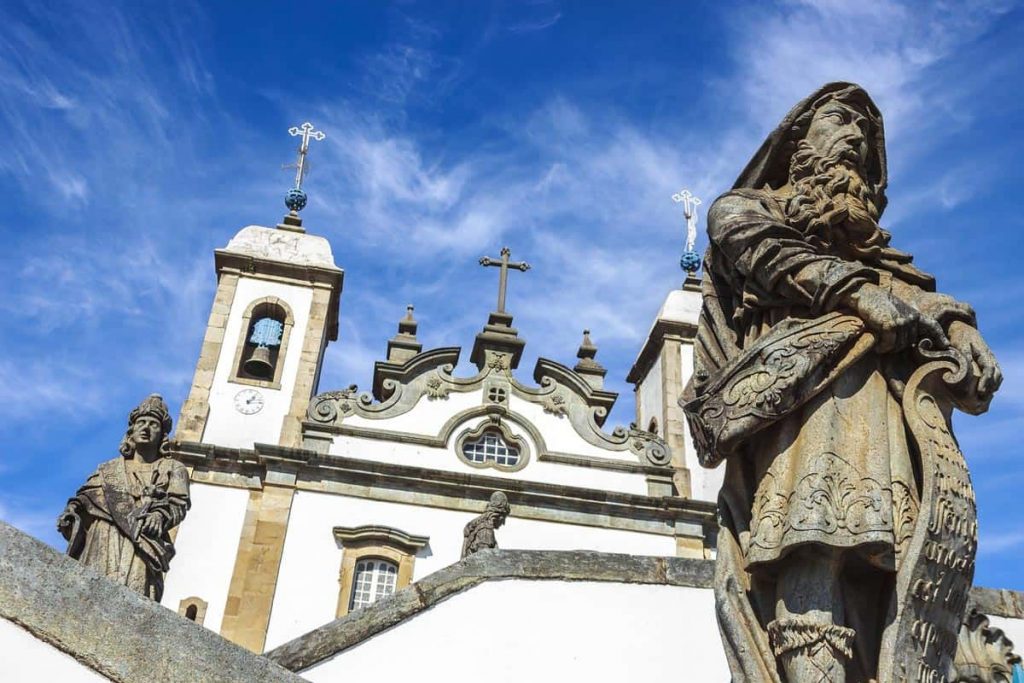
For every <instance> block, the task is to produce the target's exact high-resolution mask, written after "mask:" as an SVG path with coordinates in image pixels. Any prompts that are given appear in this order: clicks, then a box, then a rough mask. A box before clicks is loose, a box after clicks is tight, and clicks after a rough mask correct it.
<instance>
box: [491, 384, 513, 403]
mask: <svg viewBox="0 0 1024 683" xmlns="http://www.w3.org/2000/svg"><path fill="white" fill-rule="evenodd" d="M507 398H508V392H507V391H505V390H504V389H502V388H501V387H491V388H490V389H488V390H487V400H488V401H490V402H491V403H504V402H505V399H507Z"/></svg>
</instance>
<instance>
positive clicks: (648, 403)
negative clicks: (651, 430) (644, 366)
mask: <svg viewBox="0 0 1024 683" xmlns="http://www.w3.org/2000/svg"><path fill="white" fill-rule="evenodd" d="M684 367H685V366H684ZM661 385H662V367H661V355H659V356H658V358H657V360H655V361H654V363H653V364H652V365H651V369H650V370H648V371H647V376H646V377H645V378H644V380H643V382H641V383H640V391H638V392H637V396H636V400H638V401H639V402H640V420H641V422H640V424H639V425H637V426H638V427H640V428H642V429H647V428H648V427H649V426H650V424H651V418H652V417H653V418H657V420H658V436H660V437H661V438H665V425H664V415H665V398H664V395H663V392H662V387H661Z"/></svg>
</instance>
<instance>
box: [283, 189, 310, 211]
mask: <svg viewBox="0 0 1024 683" xmlns="http://www.w3.org/2000/svg"><path fill="white" fill-rule="evenodd" d="M284 205H285V206H287V207H288V208H289V209H290V210H291V211H302V209H304V208H305V207H306V193H305V192H303V191H302V190H300V189H299V188H297V187H293V188H292V189H290V190H288V194H286V195H285V196H284Z"/></svg>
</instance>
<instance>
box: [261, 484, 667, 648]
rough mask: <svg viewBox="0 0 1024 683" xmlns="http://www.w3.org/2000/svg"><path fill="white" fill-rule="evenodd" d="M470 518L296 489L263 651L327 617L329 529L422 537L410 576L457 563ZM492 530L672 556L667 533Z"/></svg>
mask: <svg viewBox="0 0 1024 683" xmlns="http://www.w3.org/2000/svg"><path fill="white" fill-rule="evenodd" d="M475 516H476V513H471V512H463V511H458V510H445V509H442V508H435V507H425V506H417V505H406V504H401V503H391V502H385V501H376V500H368V499H362V498H352V497H348V496H338V495H332V494H324V493H314V492H308V491H297V492H296V494H295V498H294V500H293V502H292V510H291V515H290V517H289V520H288V533H287V536H286V538H285V544H284V552H283V556H282V559H281V570H280V574H279V576H278V582H277V591H276V593H275V596H274V605H273V610H272V612H271V616H270V626H269V629H268V632H267V649H271V648H273V647H276V646H277V645H280V644H282V643H284V642H287V641H288V640H291V639H292V638H295V637H296V636H299V635H302V634H303V633H306V632H307V631H310V630H312V629H314V628H316V627H317V626H320V625H321V624H324V623H327V622H329V621H331V620H333V619H334V616H335V613H336V609H337V600H338V594H339V590H340V586H339V584H338V577H339V572H340V569H341V557H342V550H341V549H340V548H339V547H338V546H337V543H336V542H335V540H334V535H333V533H332V529H333V527H335V526H346V527H356V526H362V525H365V524H376V525H384V526H390V527H393V528H397V529H401V530H402V531H405V532H407V533H410V534H416V535H421V536H427V537H428V538H429V539H430V542H429V544H428V545H427V547H426V548H424V549H423V550H422V551H420V554H419V555H417V557H416V563H415V567H414V571H413V580H414V581H416V580H419V579H421V578H423V577H424V576H427V575H428V574H431V573H433V572H435V571H437V570H438V569H441V568H442V567H446V566H448V565H449V564H452V563H453V562H456V561H458V560H459V558H460V555H461V553H462V540H463V536H462V531H463V528H464V527H465V525H466V523H467V522H469V520H471V519H472V518H473V517H475ZM497 535H498V543H499V545H500V546H501V547H503V548H518V549H558V550H575V549H580V550H598V551H605V552H617V553H633V554H638V555H674V554H675V540H674V539H673V538H672V537H671V536H660V535H655V534H643V533H638V532H631V531H621V530H616V529H599V528H593V527H582V526H576V525H570V524H559V523H554V522H542V521H537V520H528V519H519V518H516V517H510V518H509V519H508V521H507V523H506V525H505V526H504V527H502V528H501V529H499V530H498V534H497Z"/></svg>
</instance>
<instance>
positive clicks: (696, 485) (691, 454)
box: [680, 344, 725, 502]
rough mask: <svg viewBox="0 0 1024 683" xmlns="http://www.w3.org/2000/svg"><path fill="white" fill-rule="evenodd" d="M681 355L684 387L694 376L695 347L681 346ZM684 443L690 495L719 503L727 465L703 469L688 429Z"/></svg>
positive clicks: (684, 434) (684, 432) (685, 432)
mask: <svg viewBox="0 0 1024 683" xmlns="http://www.w3.org/2000/svg"><path fill="white" fill-rule="evenodd" d="M680 355H681V357H682V364H683V365H682V368H683V385H684V386H685V385H686V382H689V381H690V376H691V375H693V345H692V344H680ZM683 442H684V445H685V448H686V467H687V468H689V470H690V493H691V496H692V497H693V498H696V499H698V500H708V501H711V502H717V501H718V491H719V489H721V488H722V481H723V480H724V479H725V465H719V466H718V467H716V468H715V469H713V470H709V469H707V468H705V467H702V466H701V464H700V461H698V460H697V450H696V448H695V447H694V445H693V437H692V436H691V435H690V429H689V427H687V428H686V429H685V430H684V431H683Z"/></svg>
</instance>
